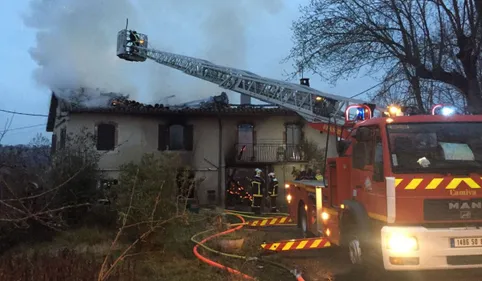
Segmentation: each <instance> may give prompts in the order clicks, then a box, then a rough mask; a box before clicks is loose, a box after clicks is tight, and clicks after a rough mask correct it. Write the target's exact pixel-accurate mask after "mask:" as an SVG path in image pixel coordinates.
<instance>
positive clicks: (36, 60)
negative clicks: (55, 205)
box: [0, 0, 377, 145]
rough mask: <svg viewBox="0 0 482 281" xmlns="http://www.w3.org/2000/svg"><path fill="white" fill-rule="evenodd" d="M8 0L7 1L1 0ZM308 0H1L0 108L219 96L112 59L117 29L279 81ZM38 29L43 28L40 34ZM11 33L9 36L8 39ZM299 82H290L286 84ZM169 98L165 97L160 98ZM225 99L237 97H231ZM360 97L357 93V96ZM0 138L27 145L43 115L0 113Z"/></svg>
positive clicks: (168, 72)
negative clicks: (85, 99) (71, 98)
mask: <svg viewBox="0 0 482 281" xmlns="http://www.w3.org/2000/svg"><path fill="white" fill-rule="evenodd" d="M4 2H7V1H4ZM308 3H309V0H83V1H78V0H20V1H8V4H4V3H2V7H1V9H0V25H1V26H3V27H7V28H5V29H3V32H2V33H3V38H10V40H7V41H5V40H4V41H3V43H0V62H1V65H2V66H3V67H1V68H0V91H1V92H0V93H1V94H0V95H1V97H2V98H1V99H0V110H9V111H17V112H24V113H32V114H45V115H47V114H48V109H49V102H50V89H58V88H71V87H73V88H75V87H80V86H84V87H91V88H99V89H103V90H107V91H116V92H124V93H129V94H130V97H131V98H133V99H136V100H139V101H141V102H146V103H155V102H161V103H162V102H163V103H166V102H168V103H179V102H186V101H190V100H196V99H202V98H205V97H209V96H212V95H216V94H219V93H220V92H221V91H222V89H220V88H219V87H217V86H216V85H213V84H210V83H209V82H205V81H202V80H199V79H197V78H194V77H189V76H187V75H185V74H184V73H182V72H179V71H176V70H174V69H170V68H168V67H165V66H162V65H159V64H156V63H155V62H149V61H148V62H143V63H130V62H126V61H123V60H120V59H118V58H117V57H116V55H115V48H116V46H115V43H116V36H117V32H118V31H119V30H121V29H122V28H124V27H125V24H126V18H129V28H132V29H136V30H137V31H139V32H141V33H145V34H148V36H149V45H150V47H153V48H156V49H159V50H163V51H168V52H173V53H178V54H182V55H188V56H192V57H197V58H201V59H207V60H210V61H212V62H214V63H216V64H220V65H225V66H230V67H235V68H238V69H246V70H248V71H251V72H254V73H256V74H258V75H261V76H265V77H269V78H273V79H279V80H285V79H286V78H287V77H286V73H290V72H292V71H293V68H292V66H291V63H284V64H281V61H282V60H283V59H284V58H285V57H286V56H287V55H288V53H289V50H290V48H291V46H292V45H293V43H292V40H291V35H292V31H291V24H292V22H293V20H296V19H297V18H298V17H299V11H298V7H299V6H300V5H306V4H308ZM39 31H42V32H39ZM12 39H13V40H12ZM305 76H306V77H309V78H310V82H311V86H312V87H313V88H316V89H318V90H321V91H325V92H329V93H332V94H338V95H342V96H353V95H355V94H357V93H359V92H361V91H363V90H365V89H368V88H370V87H371V86H373V85H375V84H376V83H377V81H375V80H373V79H371V78H369V77H362V78H353V79H349V80H340V81H338V83H337V84H336V85H332V84H329V83H327V82H326V81H323V80H321V78H320V77H319V76H314V75H311V76H310V75H309V74H305ZM292 82H295V83H298V81H292ZM170 95H175V97H174V98H170V99H166V97H168V96H170ZM229 96H230V99H231V103H237V102H239V95H237V94H230V95H229ZM359 98H362V99H363V98H364V97H363V96H360V97H359ZM10 118H13V121H12V124H11V127H10V130H9V131H8V132H7V134H6V135H5V137H4V138H3V140H2V141H1V144H4V145H5V144H28V143H29V142H30V140H31V139H32V138H33V137H35V136H36V135H37V134H38V133H41V134H43V135H45V136H46V137H48V138H51V134H49V133H47V132H46V126H45V124H46V121H47V118H45V117H32V116H22V115H14V116H12V114H8V113H4V112H0V134H1V132H2V131H3V130H4V124H5V123H6V122H7V121H8V120H9V119H10Z"/></svg>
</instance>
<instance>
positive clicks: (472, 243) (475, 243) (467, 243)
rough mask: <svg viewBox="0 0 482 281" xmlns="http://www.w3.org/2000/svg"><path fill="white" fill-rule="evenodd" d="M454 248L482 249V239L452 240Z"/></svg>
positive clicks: (451, 244) (451, 243)
mask: <svg viewBox="0 0 482 281" xmlns="http://www.w3.org/2000/svg"><path fill="white" fill-rule="evenodd" d="M450 246H451V247H452V248H471V247H482V237H466V238H451V239H450Z"/></svg>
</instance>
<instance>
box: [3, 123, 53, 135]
mask: <svg viewBox="0 0 482 281" xmlns="http://www.w3.org/2000/svg"><path fill="white" fill-rule="evenodd" d="M45 125H47V124H45V123H44V124H37V125H30V126H24V127H18V128H13V129H6V130H2V131H0V134H2V133H4V132H7V133H8V132H10V131H17V130H23V129H30V128H35V127H40V126H45Z"/></svg>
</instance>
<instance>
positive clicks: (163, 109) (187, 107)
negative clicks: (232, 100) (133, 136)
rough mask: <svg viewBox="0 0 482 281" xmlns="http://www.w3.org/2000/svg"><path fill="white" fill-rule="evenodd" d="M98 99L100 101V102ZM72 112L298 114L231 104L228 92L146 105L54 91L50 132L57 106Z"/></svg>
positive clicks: (110, 95) (113, 97)
mask: <svg viewBox="0 0 482 281" xmlns="http://www.w3.org/2000/svg"><path fill="white" fill-rule="evenodd" d="M99 101H101V102H100V103H99ZM57 107H60V109H61V111H64V112H69V113H82V114H86V113H102V114H130V115H202V116H218V115H219V114H221V115H223V116H226V115H231V116H246V115H253V114H256V115H277V116H280V115H281V116H283V115H293V116H294V115H297V114H296V113H295V112H293V111H291V110H286V109H284V108H280V107H277V106H272V105H269V106H267V105H253V104H250V105H232V104H229V101H228V99H227V95H226V93H224V92H223V93H222V94H221V95H219V96H213V97H209V98H207V99H205V100H202V101H199V102H198V103H197V104H193V103H192V102H191V103H186V104H184V105H176V106H165V105H163V104H154V105H152V104H143V103H140V102H137V101H134V100H130V99H128V96H125V95H120V94H114V93H108V94H102V96H101V99H100V100H99V98H97V100H96V104H95V105H94V104H93V103H92V101H91V100H89V101H88V102H83V101H80V102H79V101H78V100H77V101H74V102H69V101H68V100H66V99H64V98H60V97H59V96H58V95H56V94H55V93H54V92H52V98H51V101H50V111H49V118H48V123H47V132H52V131H53V126H54V123H55V122H54V121H55V118H56V113H57V111H56V109H57Z"/></svg>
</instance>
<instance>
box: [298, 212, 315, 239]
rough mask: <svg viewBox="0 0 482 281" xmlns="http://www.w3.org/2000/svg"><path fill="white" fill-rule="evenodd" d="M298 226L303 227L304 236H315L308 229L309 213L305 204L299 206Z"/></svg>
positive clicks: (302, 233)
mask: <svg viewBox="0 0 482 281" xmlns="http://www.w3.org/2000/svg"><path fill="white" fill-rule="evenodd" d="M298 227H299V228H300V229H301V235H303V238H309V237H312V236H313V235H312V234H311V232H310V231H309V229H308V215H307V214H306V211H305V208H304V204H300V206H298Z"/></svg>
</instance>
